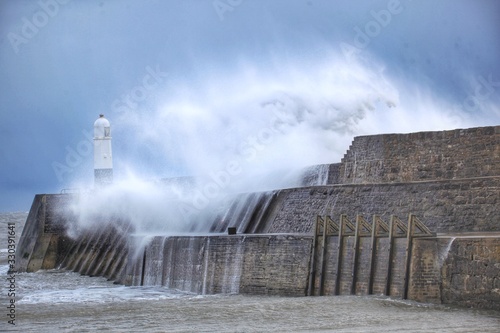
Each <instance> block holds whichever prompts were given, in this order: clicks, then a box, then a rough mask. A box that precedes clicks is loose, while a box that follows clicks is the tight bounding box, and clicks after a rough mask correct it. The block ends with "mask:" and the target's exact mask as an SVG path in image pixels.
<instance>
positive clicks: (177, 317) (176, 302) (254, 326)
mask: <svg viewBox="0 0 500 333" xmlns="http://www.w3.org/2000/svg"><path fill="white" fill-rule="evenodd" d="M26 217H27V213H2V214H0V279H1V281H2V282H1V285H0V304H1V307H0V309H1V310H0V318H1V321H0V332H4V331H19V332H94V331H103V332H138V331H142V332H482V333H484V332H495V333H498V332H500V312H498V311H488V310H477V309H464V308H457V307H451V306H445V305H434V304H422V303H416V302H412V301H402V300H397V299H390V298H387V297H382V296H361V297H360V296H338V297H266V296H249V295H231V294H225V295H222V294H221V295H195V294H190V293H185V292H181V291H177V290H169V289H166V288H161V287H125V286H121V285H115V284H113V283H112V282H111V281H107V280H106V279H104V278H98V277H88V276H81V275H79V274H76V273H73V272H67V271H63V270H49V271H40V272H36V273H19V274H15V275H14V277H15V283H14V287H15V296H14V297H10V296H9V293H11V292H9V288H10V287H11V285H10V281H9V280H8V279H9V278H11V277H10V276H9V275H8V274H7V271H8V265H7V255H8V251H7V239H8V228H7V227H8V224H9V223H13V224H15V233H16V237H17V238H19V236H20V235H21V232H22V227H23V224H24V222H25V220H26ZM12 299H14V301H15V303H14V304H15V321H14V322H15V325H12V324H10V323H9V322H8V321H9V320H12V319H10V318H9V313H10V309H9V308H8V306H9V305H10V304H11V303H10V302H11V300H12Z"/></svg>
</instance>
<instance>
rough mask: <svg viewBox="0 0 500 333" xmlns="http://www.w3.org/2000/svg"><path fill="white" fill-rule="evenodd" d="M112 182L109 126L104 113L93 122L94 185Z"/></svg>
mask: <svg viewBox="0 0 500 333" xmlns="http://www.w3.org/2000/svg"><path fill="white" fill-rule="evenodd" d="M112 182H113V157H112V154H111V127H110V125H109V121H108V120H107V119H106V118H104V115H102V114H101V115H99V119H97V120H96V121H95V122H94V185H95V187H101V186H105V185H109V184H111V183H112Z"/></svg>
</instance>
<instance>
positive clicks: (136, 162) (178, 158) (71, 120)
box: [0, 0, 500, 211]
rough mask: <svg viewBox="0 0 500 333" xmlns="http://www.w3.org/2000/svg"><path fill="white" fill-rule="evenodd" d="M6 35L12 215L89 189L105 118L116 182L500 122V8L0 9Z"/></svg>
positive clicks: (274, 165)
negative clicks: (38, 200)
mask: <svg viewBox="0 0 500 333" xmlns="http://www.w3.org/2000/svg"><path fill="white" fill-rule="evenodd" d="M0 32H1V34H0V74H1V75H0V102H1V121H0V140H1V143H2V145H1V147H0V161H1V164H0V176H1V178H0V211H16V210H23V211H26V210H29V207H30V205H31V201H32V199H33V195H34V194H36V193H58V192H59V191H61V189H64V188H72V187H89V188H91V187H92V186H93V155H92V139H91V133H92V125H93V122H94V121H95V120H96V119H97V117H98V115H99V114H100V113H103V114H105V116H106V117H107V119H109V121H110V122H111V126H112V136H113V158H114V169H115V178H117V179H120V177H128V176H129V175H130V174H134V176H140V177H144V178H147V179H155V178H162V177H175V176H183V175H192V174H207V173H213V172H217V171H218V170H227V168H230V166H231V163H232V162H233V161H235V160H238V158H240V159H239V160H238V161H240V162H241V163H240V164H239V167H241V168H242V169H243V171H244V174H251V175H252V177H258V176H259V175H260V174H263V173H266V172H268V171H269V172H272V171H273V170H274V171H275V170H282V169H284V168H300V167H304V166H307V165H314V164H320V163H334V162H338V161H340V158H341V157H342V155H343V153H344V152H345V150H346V149H347V148H348V146H349V143H350V142H351V141H352V138H353V137H354V136H356V135H364V134H376V133H388V132H390V133H406V132H412V131H426V130H445V129H453V128H464V127H473V126H488V125H499V124H500V62H499V61H498V59H500V2H498V1H495V0H491V1H487V0H480V1H472V0H470V1H465V0H453V1H451V0H441V1H435V0H434V1H431V0H427V1H424V0H423V1H411V0H400V1H397V0H384V1H330V0H183V1H169V0H163V1H162V0H141V1H139V0H86V1H80V0H40V1H25V0H2V1H0ZM276 186H279V184H277V185H276Z"/></svg>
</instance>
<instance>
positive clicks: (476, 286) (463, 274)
mask: <svg viewBox="0 0 500 333" xmlns="http://www.w3.org/2000/svg"><path fill="white" fill-rule="evenodd" d="M499 263H500V237H489V238H477V237H476V238H465V237H464V238H456V239H452V244H451V246H450V247H449V252H448V253H447V255H446V258H445V260H444V263H443V266H442V268H441V275H442V301H443V303H453V304H460V305H463V306H468V307H481V308H492V309H497V310H498V309H500V288H499V287H500V284H499V279H500V264H499Z"/></svg>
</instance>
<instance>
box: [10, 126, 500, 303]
mask: <svg viewBox="0 0 500 333" xmlns="http://www.w3.org/2000/svg"><path fill="white" fill-rule="evenodd" d="M469 154H470V155H473V156H472V157H471V156H469ZM405 156H406V157H405ZM409 156H410V157H409ZM499 165H500V127H498V126H497V127H488V128H479V129H467V130H455V131H446V132H427V133H414V134H408V135H378V136H370V137H360V138H355V140H354V142H353V145H352V146H351V148H350V150H349V151H348V153H347V154H346V156H345V157H344V159H343V161H342V162H341V163H339V164H332V165H329V166H328V167H325V166H322V167H318V168H314V169H311V170H318V172H323V174H321V175H319V174H318V175H317V176H314V175H311V173H310V172H309V174H308V177H309V178H310V179H321V180H322V181H321V183H324V181H323V180H324V179H328V181H327V184H326V185H321V186H305V187H298V188H292V189H282V190H275V191H269V192H265V193H253V194H252V193H250V194H243V195H241V196H240V197H239V198H237V199H236V200H234V202H232V203H231V204H230V205H229V206H228V207H227V211H226V213H225V214H224V215H223V216H217V217H216V218H214V219H213V220H210V221H207V223H209V224H210V225H211V227H210V231H211V233H208V234H189V235H161V234H157V235H141V234H138V233H137V232H136V230H134V226H133V225H131V224H130V223H129V222H127V221H126V220H120V219H116V220H112V219H107V220H106V219H103V220H102V221H100V223H98V224H94V227H93V228H92V229H86V230H83V231H82V232H81V233H79V235H78V237H73V238H72V237H70V236H69V235H68V234H67V230H68V228H69V227H70V226H71V225H72V224H75V223H76V221H75V216H74V215H73V214H72V212H71V209H70V206H71V205H72V203H74V202H75V201H77V200H79V199H78V195H73V194H60V195H49V194H46V195H37V196H35V199H34V202H33V205H32V209H31V211H30V214H29V216H28V220H27V223H26V227H25V229H24V231H23V235H22V237H21V240H20V244H19V246H18V252H17V258H19V259H18V261H17V265H18V267H17V269H18V270H20V271H36V270H39V269H52V268H65V269H69V270H73V271H77V272H80V273H82V274H86V275H98V276H105V277H107V278H109V279H111V280H114V281H116V282H117V283H123V284H126V285H163V286H167V287H170V288H174V289H180V290H186V291H191V292H194V293H200V294H211V293H250V294H269V295H290V296H299V295H343V294H358V295H366V294H386V295H389V296H392V297H400V298H409V299H414V300H417V301H423V302H436V303H449V304H459V305H465V306H476V307H484V308H494V309H500V264H499V262H500V227H499V225H498V221H499V220H500V210H499V209H498V207H499V206H500V202H499V200H500V195H499V194H500V172H499V170H498V167H499ZM436 170H438V171H439V172H437V171H436ZM446 170H448V171H446ZM309 171H310V170H309ZM325 173H328V175H326V174H325ZM343 213H345V214H347V215H343ZM318 221H323V222H318ZM412 221H418V223H417V224H415V225H416V226H417V227H418V228H415V225H414V224H412V223H413V222H412ZM321 223H323V224H322V227H321ZM318 224H319V225H320V226H319V227H318ZM228 227H234V228H236V234H234V235H227V234H226V232H227V228H228ZM318 230H320V231H321V232H319V231H318ZM323 233H324V234H323Z"/></svg>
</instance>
